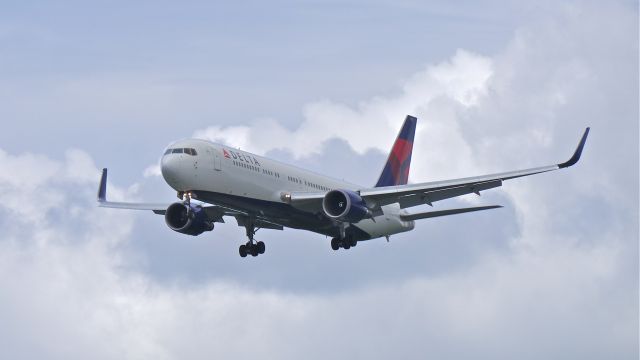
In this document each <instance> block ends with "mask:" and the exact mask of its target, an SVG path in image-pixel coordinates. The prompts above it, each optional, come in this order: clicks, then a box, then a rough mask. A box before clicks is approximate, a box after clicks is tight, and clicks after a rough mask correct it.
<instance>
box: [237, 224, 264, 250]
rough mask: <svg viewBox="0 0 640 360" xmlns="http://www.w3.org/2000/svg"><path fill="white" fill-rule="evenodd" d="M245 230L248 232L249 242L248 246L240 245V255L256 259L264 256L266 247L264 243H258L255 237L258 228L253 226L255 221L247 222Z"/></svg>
mask: <svg viewBox="0 0 640 360" xmlns="http://www.w3.org/2000/svg"><path fill="white" fill-rule="evenodd" d="M245 229H246V230H247V237H248V238H249V241H247V243H246V244H244V245H240V247H239V248H238V253H240V256H241V257H243V258H244V257H247V255H251V256H253V257H256V256H258V255H260V254H264V251H265V245H264V243H263V242H262V241H258V242H256V241H255V239H254V238H253V236H254V235H255V234H256V232H257V230H256V227H255V226H254V225H253V221H247V224H246V225H245Z"/></svg>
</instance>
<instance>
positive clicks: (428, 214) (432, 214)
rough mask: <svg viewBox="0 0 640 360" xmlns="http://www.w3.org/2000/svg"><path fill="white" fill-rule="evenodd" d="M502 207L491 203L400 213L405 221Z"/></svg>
mask: <svg viewBox="0 0 640 360" xmlns="http://www.w3.org/2000/svg"><path fill="white" fill-rule="evenodd" d="M501 207H502V206H500V205H491V206H476V207H468V208H459V209H447V210H438V211H427V212H421V213H415V214H406V215H400V218H401V219H402V220H404V221H412V220H421V219H428V218H434V217H440V216H449V215H456V214H464V213H468V212H474V211H483V210H491V209H499V208H501Z"/></svg>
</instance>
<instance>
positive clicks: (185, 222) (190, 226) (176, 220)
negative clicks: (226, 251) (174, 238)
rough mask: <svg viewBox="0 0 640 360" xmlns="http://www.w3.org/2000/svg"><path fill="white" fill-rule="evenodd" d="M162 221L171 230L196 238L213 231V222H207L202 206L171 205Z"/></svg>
mask: <svg viewBox="0 0 640 360" xmlns="http://www.w3.org/2000/svg"><path fill="white" fill-rule="evenodd" d="M164 221H165V222H166V223H167V226H169V228H170V229H171V230H174V231H177V232H179V233H182V234H187V235H193V236H197V235H200V234H202V233H203V232H205V231H211V230H213V222H211V221H209V219H208V218H207V214H206V213H205V211H204V209H203V208H202V206H198V205H187V204H183V203H180V202H177V203H173V204H171V205H169V207H168V208H167V211H166V212H165V214H164Z"/></svg>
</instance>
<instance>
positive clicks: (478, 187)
mask: <svg viewBox="0 0 640 360" xmlns="http://www.w3.org/2000/svg"><path fill="white" fill-rule="evenodd" d="M500 186H502V180H500V179H497V180H491V181H485V182H481V183H473V184H466V185H461V186H455V187H451V188H444V189H437V190H430V191H425V192H423V193H417V194H411V195H403V196H400V197H398V200H397V202H398V203H399V204H400V208H402V209H404V208H408V207H413V206H418V205H424V204H427V205H432V203H434V202H436V201H441V200H445V199H451V198H454V197H458V196H462V195H467V194H472V193H476V194H478V195H480V192H481V191H484V190H489V189H493V188H496V187H500ZM385 200H386V201H385ZM389 201H393V198H391V199H384V198H383V199H382V200H379V202H381V204H380V205H381V206H382V205H387V203H388V202H389Z"/></svg>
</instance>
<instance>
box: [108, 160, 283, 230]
mask: <svg viewBox="0 0 640 360" xmlns="http://www.w3.org/2000/svg"><path fill="white" fill-rule="evenodd" d="M170 205H171V203H164V204H162V203H131V202H114V201H108V200H107V169H106V168H105V169H102V178H101V179H100V186H99V187H98V206H99V207H104V208H113V209H128V210H150V211H153V212H154V213H155V214H158V215H164V214H165V212H166V211H167V208H168V207H169V206H170ZM202 208H203V210H204V212H205V213H206V214H207V218H208V219H209V220H211V221H214V222H219V223H224V216H233V217H235V218H236V221H237V222H238V226H245V224H246V223H247V222H248V221H249V218H250V216H249V214H247V213H246V212H243V211H239V210H234V209H229V208H226V207H222V206H218V205H206V206H203V207H202ZM253 222H254V224H255V225H256V227H259V228H262V229H273V230H282V229H283V226H282V225H280V224H277V223H274V222H272V221H270V220H269V219H264V218H262V217H258V218H256V219H254V220H253Z"/></svg>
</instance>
